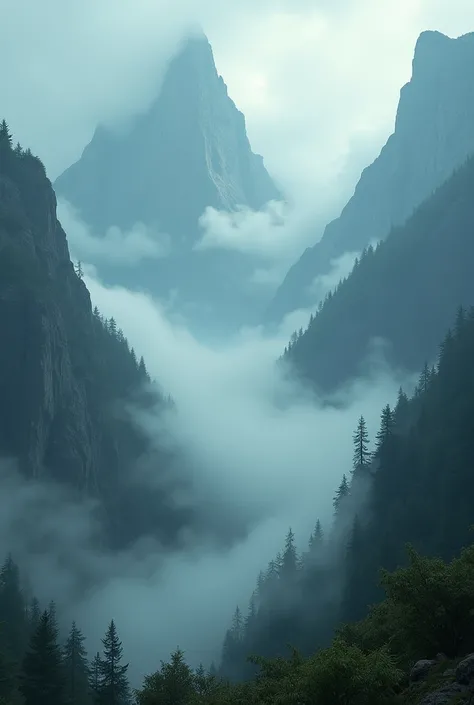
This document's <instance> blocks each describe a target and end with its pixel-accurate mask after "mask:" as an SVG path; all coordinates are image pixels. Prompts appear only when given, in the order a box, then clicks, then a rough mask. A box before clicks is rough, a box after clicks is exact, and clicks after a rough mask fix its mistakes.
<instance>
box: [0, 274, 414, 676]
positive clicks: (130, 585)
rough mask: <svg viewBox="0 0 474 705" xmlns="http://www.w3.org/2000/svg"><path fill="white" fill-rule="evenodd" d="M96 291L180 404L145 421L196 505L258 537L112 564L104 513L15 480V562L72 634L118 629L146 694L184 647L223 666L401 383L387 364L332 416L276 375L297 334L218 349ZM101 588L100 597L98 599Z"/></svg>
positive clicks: (140, 298)
mask: <svg viewBox="0 0 474 705" xmlns="http://www.w3.org/2000/svg"><path fill="white" fill-rule="evenodd" d="M85 281H86V284H87V286H88V288H89V290H90V292H91V297H92V300H93V303H94V304H97V305H98V307H99V309H100V311H101V312H102V313H103V315H105V316H106V317H110V316H114V317H115V318H116V320H117V321H119V323H120V325H121V326H122V327H123V330H124V333H125V335H126V336H127V337H128V338H129V340H130V343H131V344H132V345H133V346H134V347H135V350H136V351H137V354H139V355H141V354H143V355H144V356H145V359H146V360H147V364H148V369H149V372H150V374H151V375H152V377H154V378H156V379H157V380H158V381H159V382H161V383H162V384H163V385H164V388H165V391H166V392H167V393H170V394H171V395H172V397H173V399H174V400H175V402H176V411H175V412H174V413H173V414H170V415H168V416H166V417H162V416H160V417H158V416H157V417H154V416H153V414H151V415H147V416H146V417H145V418H140V419H139V422H140V423H142V424H144V427H145V428H146V430H147V431H148V433H149V434H150V437H151V438H152V439H153V438H154V437H155V436H157V434H158V431H160V432H162V430H163V425H164V424H165V426H166V430H167V431H168V433H169V434H170V436H171V438H172V439H173V441H174V442H175V443H176V444H177V445H178V446H179V447H180V448H181V449H182V450H183V455H184V458H185V459H186V458H188V459H189V461H190V466H191V465H192V468H193V473H194V475H193V477H192V482H193V487H194V492H195V499H196V501H199V498H200V497H202V498H206V501H208V502H210V505H211V506H214V507H216V511H219V507H220V508H221V511H220V512H219V517H218V520H217V522H216V525H217V526H218V525H219V522H222V521H226V516H227V510H228V511H229V517H230V513H232V512H233V513H234V514H235V515H237V516H238V515H239V513H240V514H241V516H242V518H243V519H242V520H243V521H246V522H247V535H246V537H245V538H244V539H243V540H241V541H239V542H236V543H235V544H234V545H233V547H232V548H229V549H226V550H223V549H222V548H217V547H216V545H217V542H216V541H212V537H211V538H209V540H206V541H205V540H203V541H202V542H201V543H196V541H195V540H193V539H192V537H189V541H188V544H187V546H188V547H187V548H185V549H183V550H182V551H181V552H179V553H175V554H166V553H163V551H162V550H160V547H159V546H157V545H155V544H154V543H153V542H152V541H150V540H144V541H143V542H142V543H140V544H139V545H137V546H135V547H133V548H132V549H130V550H129V551H127V552H125V553H121V554H116V555H104V554H102V553H100V551H98V549H93V548H92V546H93V542H92V539H93V537H94V534H95V532H96V523H95V519H94V505H93V504H92V505H87V506H83V507H77V506H74V505H73V504H71V499H70V498H69V497H67V496H66V495H65V491H64V490H59V489H57V488H56V489H52V488H48V487H44V486H42V485H41V486H40V485H34V484H25V483H23V482H21V481H20V480H19V479H18V477H16V478H15V477H14V478H13V479H11V478H9V476H8V475H7V476H6V477H7V479H5V474H3V480H2V483H3V486H2V488H1V494H0V497H1V498H2V499H0V502H1V503H2V506H1V508H0V509H1V511H0V514H1V517H2V526H1V529H2V530H1V535H2V547H3V550H4V551H6V550H7V549H8V548H9V549H11V550H13V551H14V553H15V557H16V558H17V560H18V562H19V563H20V566H23V567H24V568H27V569H28V570H27V572H28V576H29V578H30V580H31V583H32V584H33V585H34V587H35V590H36V592H37V593H38V594H39V597H40V598H41V599H43V600H44V601H46V600H49V599H50V598H52V597H53V598H55V599H56V600H57V601H58V608H59V612H60V615H62V617H63V620H64V621H65V622H67V621H68V620H71V619H72V618H76V619H77V621H78V623H79V624H80V626H81V627H82V629H83V630H84V632H85V634H86V635H87V637H88V647H89V650H90V652H92V653H94V652H95V650H96V649H97V648H98V647H99V646H100V641H99V640H100V638H101V636H102V635H103V632H104V631H105V628H106V626H107V623H108V621H109V620H110V619H111V618H112V617H113V618H114V619H115V620H116V623H117V627H118V629H119V634H120V637H121V638H122V639H123V643H124V648H125V655H126V658H127V659H129V660H130V663H131V665H130V670H131V676H132V680H133V682H134V683H135V684H138V683H139V681H140V678H141V676H142V675H143V673H146V672H150V671H151V670H153V669H154V668H156V667H157V666H158V665H159V660H160V659H167V658H168V656H169V654H170V652H171V651H172V650H173V649H174V648H175V647H176V646H178V645H179V646H180V647H181V648H183V649H184V650H185V652H186V655H187V658H188V660H189V662H190V663H191V664H194V665H197V664H198V663H199V662H200V661H202V662H204V663H205V664H207V665H209V664H210V662H211V661H212V660H213V659H218V656H219V650H220V643H221V639H222V636H223V632H224V630H225V628H226V627H227V625H228V622H229V619H230V617H231V614H232V612H233V610H234V608H235V605H236V604H237V603H239V604H240V605H241V606H242V607H243V609H245V607H246V604H247V600H248V598H249V596H250V593H251V592H252V590H253V588H254V586H255V580H256V577H257V574H258V572H259V570H260V569H262V568H264V567H265V565H266V563H267V562H268V561H269V560H270V559H271V558H273V557H274V555H275V553H276V552H277V551H278V550H280V549H281V548H282V545H283V542H284V537H285V534H286V531H287V529H288V527H289V526H290V525H291V526H292V528H293V530H294V531H295V533H296V536H297V539H298V543H299V545H300V547H301V548H305V547H306V541H307V538H308V537H309V534H310V533H311V530H312V528H313V526H314V524H315V522H316V519H317V518H320V519H321V521H322V523H323V526H325V527H326V528H329V525H330V521H331V516H332V497H333V495H334V492H335V489H336V488H337V485H338V484H339V481H340V478H341V476H342V474H343V473H344V472H348V471H349V469H350V466H351V458H352V432H353V429H354V427H355V425H356V422H357V418H358V417H359V415H360V414H361V413H363V414H364V415H365V416H366V418H367V421H368V426H369V429H370V431H371V434H372V437H373V436H374V434H375V431H376V429H377V427H378V420H379V414H380V410H381V408H382V406H383V405H384V404H386V403H387V402H393V401H394V399H395V396H396V390H397V388H398V385H399V383H400V379H399V378H395V376H393V375H391V374H390V373H389V371H388V370H385V369H384V368H383V366H382V367H381V366H380V365H378V367H377V372H376V373H374V378H373V379H371V380H366V381H357V382H355V383H354V384H352V385H351V386H350V387H348V388H347V389H345V390H343V391H342V392H341V393H340V394H339V396H338V402H339V404H338V406H337V407H336V406H334V407H331V406H329V407H323V406H322V405H321V404H320V403H319V402H318V399H316V398H314V397H313V396H312V395H311V394H309V393H308V392H307V391H305V390H304V389H302V388H300V387H299V386H298V384H297V383H296V382H294V381H291V380H290V378H288V376H287V375H285V374H284V370H283V369H282V368H281V367H279V366H277V365H276V364H275V360H276V358H277V357H278V355H279V354H280V352H281V350H282V349H283V346H284V344H285V342H286V340H287V337H288V335H289V328H287V329H285V328H284V327H283V328H282V329H281V330H280V331H279V333H278V335H277V336H275V337H272V338H265V337H263V335H262V334H261V332H260V331H259V330H247V331H242V332H241V333H240V334H239V335H238V336H236V338H235V340H233V341H232V342H231V343H228V344H227V345H225V346H222V347H221V348H219V349H215V348H214V349H211V348H209V347H206V346H204V345H202V344H200V343H199V342H198V341H196V340H195V339H194V338H193V337H192V336H191V335H190V334H189V333H188V332H187V330H186V328H185V327H183V326H182V325H179V324H175V323H173V322H172V321H170V320H169V318H168V317H167V315H166V311H165V310H164V309H163V308H162V307H161V306H160V305H159V304H157V303H156V302H153V301H152V300H151V299H149V298H147V297H146V296H145V295H143V294H138V293H132V292H129V291H127V290H124V289H119V288H106V287H104V286H103V285H102V284H101V283H100V282H99V281H97V280H96V279H94V278H91V277H90V276H87V275H86V277H85ZM5 483H7V484H5ZM3 505H4V506H3ZM222 508H223V509H224V511H222ZM253 510H255V511H253ZM256 515H258V520H255V517H256ZM18 517H22V525H21V527H19V524H18ZM24 517H27V519H28V520H27V521H24V519H23V518H24ZM38 552H39V555H38ZM91 578H92V580H93V582H94V583H95V588H94V589H93V590H92V591H89V592H84V585H85V582H86V579H87V580H90V579H91Z"/></svg>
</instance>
